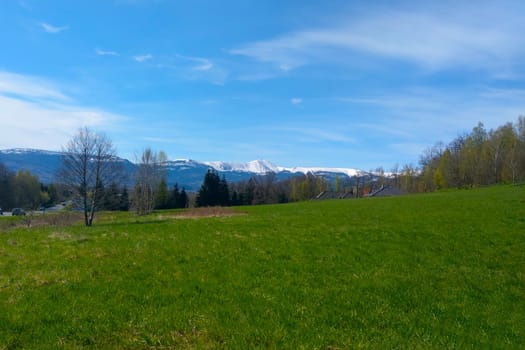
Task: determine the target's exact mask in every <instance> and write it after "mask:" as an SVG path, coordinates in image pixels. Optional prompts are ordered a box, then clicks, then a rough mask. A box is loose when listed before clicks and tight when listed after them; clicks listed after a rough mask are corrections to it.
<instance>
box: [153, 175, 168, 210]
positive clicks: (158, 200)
mask: <svg viewBox="0 0 525 350" xmlns="http://www.w3.org/2000/svg"><path fill="white" fill-rule="evenodd" d="M168 201H169V193H168V184H167V183H166V179H165V178H164V177H163V178H162V179H161V180H160V182H159V185H158V188H157V191H156V196H155V209H167V208H168Z"/></svg>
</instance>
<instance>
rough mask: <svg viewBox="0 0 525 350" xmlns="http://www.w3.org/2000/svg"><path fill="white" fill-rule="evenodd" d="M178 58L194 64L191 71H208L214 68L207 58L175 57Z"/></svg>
mask: <svg viewBox="0 0 525 350" xmlns="http://www.w3.org/2000/svg"><path fill="white" fill-rule="evenodd" d="M175 56H176V57H178V58H180V59H182V60H186V61H189V62H193V63H194V64H193V65H192V67H191V69H193V70H200V71H208V70H210V69H212V68H213V63H212V62H211V60H209V59H207V58H202V57H190V56H183V55H175Z"/></svg>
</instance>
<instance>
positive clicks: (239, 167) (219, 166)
mask: <svg viewBox="0 0 525 350" xmlns="http://www.w3.org/2000/svg"><path fill="white" fill-rule="evenodd" d="M204 164H206V165H208V166H210V167H212V168H213V169H215V170H217V171H246V172H249V173H254V174H266V173H270V172H274V173H277V172H279V171H281V169H284V168H280V167H277V166H275V165H274V164H272V163H270V162H269V161H267V160H252V161H250V162H247V163H228V162H204Z"/></svg>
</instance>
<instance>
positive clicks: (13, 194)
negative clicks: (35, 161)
mask: <svg viewBox="0 0 525 350" xmlns="http://www.w3.org/2000/svg"><path fill="white" fill-rule="evenodd" d="M50 200H51V197H50V194H49V193H48V191H47V188H45V187H43V186H42V185H41V184H40V182H39V180H38V177H37V176H35V175H32V174H31V173H30V172H29V171H27V170H25V171H22V170H20V171H18V172H17V173H13V172H11V171H9V170H8V169H7V168H6V167H5V166H4V165H3V164H0V208H3V209H4V210H7V209H11V208H15V207H21V208H24V209H28V210H34V209H38V207H39V206H40V205H41V204H45V203H49V202H50Z"/></svg>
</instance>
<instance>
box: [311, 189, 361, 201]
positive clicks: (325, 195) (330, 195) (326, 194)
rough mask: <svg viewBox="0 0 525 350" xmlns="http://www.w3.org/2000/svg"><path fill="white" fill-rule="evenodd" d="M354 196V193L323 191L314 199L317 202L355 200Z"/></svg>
mask: <svg viewBox="0 0 525 350" xmlns="http://www.w3.org/2000/svg"><path fill="white" fill-rule="evenodd" d="M353 197H354V195H353V194H352V192H342V191H340V192H335V191H323V192H321V193H319V194H318V195H317V196H316V197H315V198H314V199H316V200H326V199H347V198H353Z"/></svg>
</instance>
